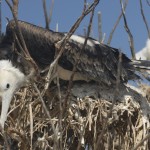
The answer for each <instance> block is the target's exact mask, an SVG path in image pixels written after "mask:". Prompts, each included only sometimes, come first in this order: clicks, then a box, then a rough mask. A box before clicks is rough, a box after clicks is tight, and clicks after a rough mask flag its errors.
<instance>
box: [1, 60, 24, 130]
mask: <svg viewBox="0 0 150 150" xmlns="http://www.w3.org/2000/svg"><path fill="white" fill-rule="evenodd" d="M24 82H25V75H24V74H23V73H22V72H21V71H20V70H19V69H18V68H16V67H14V66H13V65H12V63H11V62H10V61H9V60H1V61H0V99H1V100H2V108H1V117H0V124H1V126H2V128H4V124H5V121H6V119H7V113H8V109H9V105H10V102H11V99H12V97H13V95H14V93H15V91H16V90H17V89H18V88H20V87H21V86H22V85H23V84H24Z"/></svg>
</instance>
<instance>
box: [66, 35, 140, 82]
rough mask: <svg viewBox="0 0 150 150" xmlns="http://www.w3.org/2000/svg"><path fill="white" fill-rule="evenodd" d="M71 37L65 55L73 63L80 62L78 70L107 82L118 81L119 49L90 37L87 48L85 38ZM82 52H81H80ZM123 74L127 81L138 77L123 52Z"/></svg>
mask: <svg viewBox="0 0 150 150" xmlns="http://www.w3.org/2000/svg"><path fill="white" fill-rule="evenodd" d="M77 38H78V37H77V36H76V37H75V40H74V38H71V39H70V40H69V42H68V43H67V44H66V46H65V52H64V54H63V55H64V57H66V59H67V60H69V61H70V62H71V63H72V64H75V63H76V61H79V62H78V65H77V71H78V72H80V73H82V74H84V75H85V76H86V77H87V78H89V79H93V80H96V81H101V82H104V83H107V84H112V83H114V82H116V78H117V66H118V63H119V51H118V49H115V48H112V47H109V46H107V45H104V44H100V43H99V42H98V41H96V40H94V39H91V38H90V39H89V40H88V42H87V45H86V46H85V48H84V49H83V50H82V48H83V41H84V38H83V37H81V36H79V39H80V40H81V42H80V40H79V41H78V39H77ZM81 38H83V39H81ZM80 53H81V54H80ZM121 64H122V65H121V76H120V79H121V81H122V82H127V81H128V80H130V79H137V78H138V76H137V75H136V74H135V69H134V67H133V65H131V61H130V59H129V58H127V57H126V56H125V55H124V54H122V62H121Z"/></svg>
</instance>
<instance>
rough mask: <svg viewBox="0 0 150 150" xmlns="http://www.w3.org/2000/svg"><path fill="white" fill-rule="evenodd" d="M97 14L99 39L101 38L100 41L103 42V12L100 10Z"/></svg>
mask: <svg viewBox="0 0 150 150" xmlns="http://www.w3.org/2000/svg"><path fill="white" fill-rule="evenodd" d="M97 16H98V35H99V36H98V37H99V38H98V40H99V42H102V39H103V35H102V34H103V33H102V14H101V12H100V11H99V12H98V13H97Z"/></svg>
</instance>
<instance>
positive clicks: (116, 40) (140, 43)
mask: <svg viewBox="0 0 150 150" xmlns="http://www.w3.org/2000/svg"><path fill="white" fill-rule="evenodd" d="M10 1H11V0H10ZM83 1H84V0H54V10H53V16H52V21H51V24H50V28H51V29H52V30H55V28H56V24H57V23H58V25H59V31H62V32H67V31H69V29H70V28H71V26H72V25H73V24H74V23H75V21H76V20H77V18H78V17H79V16H80V15H81V13H82V9H83ZM148 1H150V0H148ZM87 2H88V3H89V4H91V3H92V2H93V0H87ZM142 2H143V8H144V13H145V17H146V19H147V22H148V25H150V6H148V4H147V2H146V0H142ZM50 4H51V0H47V8H50ZM98 11H101V13H102V31H103V33H106V39H105V42H107V40H108V37H109V34H110V32H111V30H112V28H113V26H114V24H115V23H116V20H117V19H118V16H119V15H120V13H121V7H120V0H101V1H100V3H99V4H98V6H97V8H96V11H95V15H94V20H93V37H94V38H96V39H97V38H98V21H97V20H98V19H97V12H98ZM6 17H8V18H9V19H12V15H11V12H10V10H9V8H8V6H7V4H6V2H5V0H2V31H3V32H5V27H6V23H7V21H6V19H5V18H6ZM88 18H89V16H88V17H86V18H85V19H84V21H83V22H82V23H81V25H80V27H79V29H78V30H77V31H76V34H80V35H82V34H83V28H84V27H87V26H88ZM126 18H127V21H128V26H129V28H130V30H131V33H132V35H133V38H134V44H135V49H136V51H139V50H140V49H142V48H143V47H144V46H145V43H146V40H147V38H148V34H147V31H146V27H145V24H144V22H143V19H142V16H141V12H140V3H139V0H129V2H128V6H127V8H126ZM19 19H20V20H24V21H27V22H30V23H33V24H36V25H39V26H42V27H45V20H44V13H43V6H42V0H20V3H19ZM111 46H112V47H115V48H120V49H121V50H122V51H123V52H124V53H126V54H127V55H128V56H129V57H130V56H131V54H130V47H129V42H128V35H127V33H126V31H125V29H124V22H123V19H121V22H120V24H119V26H118V27H117V30H116V31H115V33H114V36H113V40H112V42H111Z"/></svg>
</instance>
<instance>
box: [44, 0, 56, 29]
mask: <svg viewBox="0 0 150 150" xmlns="http://www.w3.org/2000/svg"><path fill="white" fill-rule="evenodd" d="M42 2H43V10H44V16H45V23H46V29H49V24H50V22H51V18H52V14H53V7H54V0H52V4H51V7H50V15H49V16H48V13H47V8H46V1H45V0H42Z"/></svg>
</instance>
